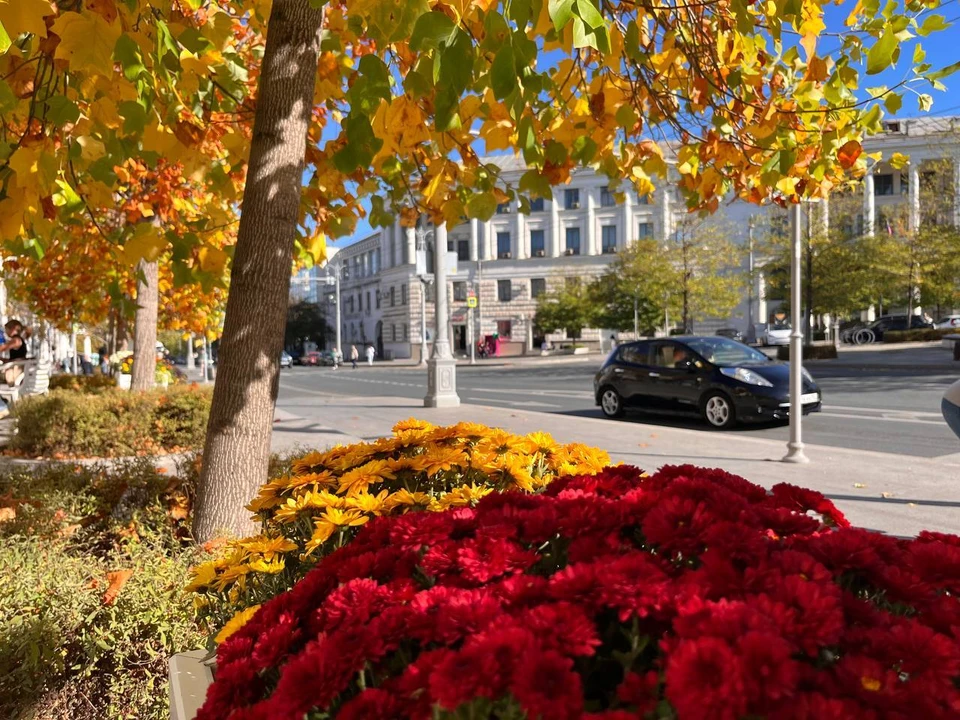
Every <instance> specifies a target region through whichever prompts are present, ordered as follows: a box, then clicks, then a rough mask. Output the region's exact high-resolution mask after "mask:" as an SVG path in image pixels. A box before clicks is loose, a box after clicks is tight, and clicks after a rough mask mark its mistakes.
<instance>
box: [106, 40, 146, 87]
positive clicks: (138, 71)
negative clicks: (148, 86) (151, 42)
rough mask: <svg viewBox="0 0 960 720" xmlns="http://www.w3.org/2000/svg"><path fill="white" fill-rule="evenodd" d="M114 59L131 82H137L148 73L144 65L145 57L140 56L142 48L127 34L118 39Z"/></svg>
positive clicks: (114, 49)
mask: <svg viewBox="0 0 960 720" xmlns="http://www.w3.org/2000/svg"><path fill="white" fill-rule="evenodd" d="M113 59H114V60H116V61H117V62H118V63H120V67H122V68H123V76H124V77H125V78H126V79H127V80H129V81H130V82H134V81H136V79H137V78H139V77H140V76H141V75H142V74H144V73H146V72H147V68H146V66H145V65H144V64H143V56H142V55H141V54H140V46H139V45H137V43H136V41H135V40H134V39H133V38H132V37H130V36H129V35H127V34H123V35H121V36H120V37H119V38H118V39H117V44H116V45H115V46H114V48H113Z"/></svg>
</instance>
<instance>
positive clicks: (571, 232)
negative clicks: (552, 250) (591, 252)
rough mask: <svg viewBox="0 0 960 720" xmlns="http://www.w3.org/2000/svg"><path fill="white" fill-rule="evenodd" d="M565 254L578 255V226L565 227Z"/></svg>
mask: <svg viewBox="0 0 960 720" xmlns="http://www.w3.org/2000/svg"><path fill="white" fill-rule="evenodd" d="M566 248H567V251H566V254H567V255H579V254H580V228H578V227H570V228H567V245H566Z"/></svg>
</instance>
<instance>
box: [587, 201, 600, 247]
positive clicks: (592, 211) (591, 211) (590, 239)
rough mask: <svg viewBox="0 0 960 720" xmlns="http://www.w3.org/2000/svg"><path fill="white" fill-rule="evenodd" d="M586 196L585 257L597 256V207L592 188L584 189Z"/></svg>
mask: <svg viewBox="0 0 960 720" xmlns="http://www.w3.org/2000/svg"><path fill="white" fill-rule="evenodd" d="M585 194H586V196H587V252H586V253H585V254H587V255H599V254H600V250H599V248H598V247H597V206H596V204H595V201H594V199H593V188H592V187H591V188H585Z"/></svg>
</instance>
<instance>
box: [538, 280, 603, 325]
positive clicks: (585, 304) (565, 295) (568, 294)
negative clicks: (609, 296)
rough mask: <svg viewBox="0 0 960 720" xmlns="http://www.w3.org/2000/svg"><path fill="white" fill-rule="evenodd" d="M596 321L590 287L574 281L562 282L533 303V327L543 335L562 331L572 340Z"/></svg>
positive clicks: (595, 311)
mask: <svg viewBox="0 0 960 720" xmlns="http://www.w3.org/2000/svg"><path fill="white" fill-rule="evenodd" d="M596 319H597V310H596V305H595V303H594V301H593V298H592V297H591V293H590V285H589V284H587V283H584V282H581V281H580V278H578V277H571V278H564V282H563V283H562V284H558V285H557V286H556V287H555V288H554V289H552V290H551V291H550V292H547V293H545V294H543V295H541V296H540V297H539V298H538V299H537V315H536V319H535V321H534V323H535V324H536V326H537V327H538V328H539V329H540V331H541V332H543V333H550V332H556V331H557V330H563V331H565V332H566V333H567V335H568V336H569V337H570V338H572V339H574V340H576V339H579V337H580V335H581V333H582V332H583V329H584V328H585V327H592V326H596Z"/></svg>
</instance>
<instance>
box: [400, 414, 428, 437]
mask: <svg viewBox="0 0 960 720" xmlns="http://www.w3.org/2000/svg"><path fill="white" fill-rule="evenodd" d="M434 427H435V425H433V424H432V423H428V422H427V421H426V420H418V419H417V418H407V419H406V420H401V421H400V422H398V423H397V424H396V425H394V426H393V433H394V435H398V434H399V433H401V432H404V431H405V430H417V431H420V432H427V431H429V430H433V428H434Z"/></svg>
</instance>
